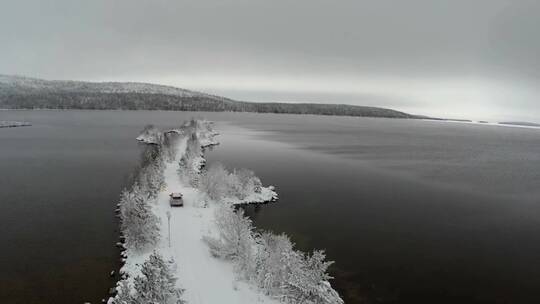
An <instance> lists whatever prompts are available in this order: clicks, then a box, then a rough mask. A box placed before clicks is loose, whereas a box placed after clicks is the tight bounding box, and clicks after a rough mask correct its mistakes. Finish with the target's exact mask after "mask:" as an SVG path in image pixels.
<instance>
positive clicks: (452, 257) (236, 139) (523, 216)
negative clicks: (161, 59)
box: [0, 111, 540, 303]
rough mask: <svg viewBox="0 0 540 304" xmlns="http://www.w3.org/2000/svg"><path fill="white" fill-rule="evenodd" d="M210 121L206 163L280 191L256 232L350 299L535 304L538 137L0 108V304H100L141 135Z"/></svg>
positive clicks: (359, 122) (346, 122) (271, 118)
mask: <svg viewBox="0 0 540 304" xmlns="http://www.w3.org/2000/svg"><path fill="white" fill-rule="evenodd" d="M192 116H195V117H200V116H204V117H207V118H209V119H212V120H215V121H217V128H218V129H219V130H220V131H221V133H222V135H221V136H220V138H219V139H220V141H221V142H222V144H221V145H220V146H218V147H216V148H215V149H213V150H212V151H211V152H209V153H208V154H207V156H208V160H209V162H215V161H221V162H223V163H225V164H226V165H227V166H229V167H231V168H232V167H247V168H251V169H253V170H254V171H255V172H256V173H257V175H259V176H260V177H261V178H262V180H263V183H265V184H273V185H275V186H276V187H277V190H278V192H279V195H280V200H279V202H278V203H276V204H267V205H264V206H258V207H250V208H248V211H249V214H250V215H251V216H252V218H253V219H254V221H255V223H256V226H257V227H259V228H261V229H269V230H273V231H275V232H285V233H287V234H289V235H290V236H291V237H292V239H293V240H294V241H295V242H296V243H297V245H298V247H299V248H301V249H303V250H311V249H314V248H326V250H327V254H328V256H329V258H330V259H332V260H335V261H336V264H335V265H334V267H333V268H332V274H333V275H334V277H335V280H333V281H332V284H333V285H334V286H335V287H336V288H337V289H338V290H339V291H340V293H341V294H342V295H343V296H344V298H345V299H346V302H347V303H537V302H539V301H540V293H538V292H537V290H538V286H540V199H539V198H540V196H539V195H540V187H539V186H538V185H539V183H540V154H539V153H538V151H540V132H539V131H538V130H528V129H517V128H503V127H493V126H475V125H465V124H455V123H442V122H426V121H410V120H388V119H367V118H338V117H316V116H297V115H272V114H232V113H187V112H115V111H104V112H91V111H88V112H86V111H9V112H7V111H2V112H0V119H5V120H28V121H31V122H33V123H34V126H33V127H28V128H13V129H0V172H1V173H2V174H0V226H1V231H2V233H1V234H0V244H2V245H1V246H2V247H1V249H2V250H1V251H0V252H1V253H0V267H1V269H2V271H1V272H0V303H81V302H84V301H91V302H92V303H97V302H98V301H99V300H100V299H101V298H103V297H105V296H106V293H107V289H108V288H109V287H111V286H112V285H113V284H114V279H110V278H109V277H108V273H109V272H110V270H111V269H115V268H116V267H118V264H117V261H118V252H117V250H116V249H115V248H114V246H113V244H114V243H115V242H116V239H117V237H118V231H117V227H118V223H117V221H116V220H115V218H114V216H113V210H114V208H115V204H116V201H117V200H118V196H119V192H120V190H121V188H122V187H123V186H125V185H126V184H128V183H129V179H130V176H131V175H132V174H133V172H134V169H135V167H136V165H137V163H138V160H139V153H140V150H141V147H140V146H139V145H138V144H137V143H136V142H135V141H134V140H133V138H134V137H135V136H136V135H137V133H138V131H139V130H140V129H141V128H142V127H143V126H144V125H145V124H148V123H153V124H156V125H160V126H172V125H174V124H176V123H178V122H180V121H182V120H184V119H187V118H190V117H192Z"/></svg>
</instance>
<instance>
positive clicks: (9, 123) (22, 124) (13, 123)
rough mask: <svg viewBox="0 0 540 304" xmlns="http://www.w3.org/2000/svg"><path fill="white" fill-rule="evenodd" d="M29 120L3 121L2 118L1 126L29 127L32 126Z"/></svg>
mask: <svg viewBox="0 0 540 304" xmlns="http://www.w3.org/2000/svg"><path fill="white" fill-rule="evenodd" d="M31 125H32V124H30V123H29V122H21V121H2V120H0V128H15V127H28V126H31Z"/></svg>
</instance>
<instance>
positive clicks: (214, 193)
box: [199, 163, 230, 201]
mask: <svg viewBox="0 0 540 304" xmlns="http://www.w3.org/2000/svg"><path fill="white" fill-rule="evenodd" d="M199 190H200V191H202V192H203V193H206V194H207V195H208V197H210V199H212V200H215V201H219V200H221V199H223V198H225V197H226V196H227V194H228V193H229V191H230V187H229V172H228V171H227V170H226V169H225V167H224V166H223V165H222V164H220V163H215V164H212V165H211V166H209V168H208V169H207V170H206V171H205V172H204V173H203V174H202V175H201V177H200V180H199Z"/></svg>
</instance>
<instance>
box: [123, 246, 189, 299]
mask: <svg viewBox="0 0 540 304" xmlns="http://www.w3.org/2000/svg"><path fill="white" fill-rule="evenodd" d="M141 273H142V275H141V276H138V277H136V278H135V281H134V288H135V295H134V296H132V298H133V299H134V301H133V304H183V303H185V302H184V301H183V300H182V293H183V292H184V291H183V289H180V288H177V287H176V278H175V277H174V275H173V271H172V269H171V267H170V265H169V263H167V262H165V261H164V260H163V258H162V257H161V256H160V255H159V254H158V253H156V252H154V253H153V254H152V255H150V257H149V258H148V260H146V261H145V262H144V264H143V265H142V268H141Z"/></svg>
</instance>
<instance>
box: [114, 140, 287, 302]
mask: <svg viewBox="0 0 540 304" xmlns="http://www.w3.org/2000/svg"><path fill="white" fill-rule="evenodd" d="M216 134H217V133H212V135H211V136H210V135H208V136H206V135H205V136H202V138H205V141H204V142H203V141H201V144H202V145H203V146H208V145H214V144H217V142H216V141H215V140H214V138H213V137H214V135H216ZM186 142H187V140H186V138H184V139H182V140H180V141H179V143H178V147H177V154H176V158H175V160H173V161H171V162H167V163H166V165H165V170H164V176H165V186H164V187H163V189H162V191H161V192H160V193H159V194H158V199H157V202H156V204H155V205H153V207H152V211H153V212H154V213H155V214H156V215H157V217H158V218H159V219H160V234H161V238H160V241H159V243H158V244H157V246H156V248H155V250H156V251H157V252H158V253H159V254H161V255H162V256H163V257H164V258H165V259H166V260H173V261H174V263H175V267H174V269H175V276H176V277H177V278H178V281H177V285H178V287H180V288H183V289H185V291H184V293H183V299H184V300H185V301H186V302H187V303H190V304H191V303H196V304H199V303H200V304H203V303H204V304H212V303H239V304H242V303H246V304H247V303H279V301H278V300H276V299H272V298H270V297H268V296H266V295H263V294H262V293H261V292H260V290H258V288H257V287H255V286H252V285H249V284H247V283H245V282H242V281H240V280H238V279H237V278H236V275H235V272H234V269H233V265H232V263H230V262H228V261H225V260H222V259H218V258H215V257H212V256H211V254H210V251H209V248H208V245H207V244H206V243H205V242H204V241H203V237H204V236H214V235H216V234H217V232H216V229H217V228H216V226H215V223H214V214H215V212H216V209H217V208H218V207H217V204H215V203H208V204H206V203H204V195H202V194H201V193H200V192H199V191H198V190H197V189H195V188H193V187H191V186H189V185H185V184H182V182H181V181H180V179H179V176H178V168H179V164H178V161H179V160H180V158H181V157H182V155H183V154H184V153H185V151H186ZM203 161H204V158H202V157H201V162H200V164H202V163H203ZM171 192H181V193H183V195H184V207H170V206H169V194H170V193H171ZM276 197H277V194H276V193H275V192H274V191H273V188H270V187H268V188H264V187H263V188H262V191H261V193H254V194H253V195H250V196H248V197H246V199H244V200H242V201H239V200H238V201H234V202H231V203H251V202H266V201H271V200H273V199H275V198H276ZM168 213H169V214H170V229H169V219H168V217H167V215H168ZM169 231H170V238H169ZM151 253H152V251H151V250H149V251H147V252H145V253H143V254H141V253H137V252H135V251H131V250H129V249H128V250H126V251H125V252H124V254H125V265H124V266H123V267H122V269H121V273H123V274H125V275H127V276H128V278H129V280H133V278H135V277H137V276H139V275H141V273H140V270H141V266H142V264H143V263H144V261H145V260H146V259H147V258H148V256H150V254H151Z"/></svg>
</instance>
